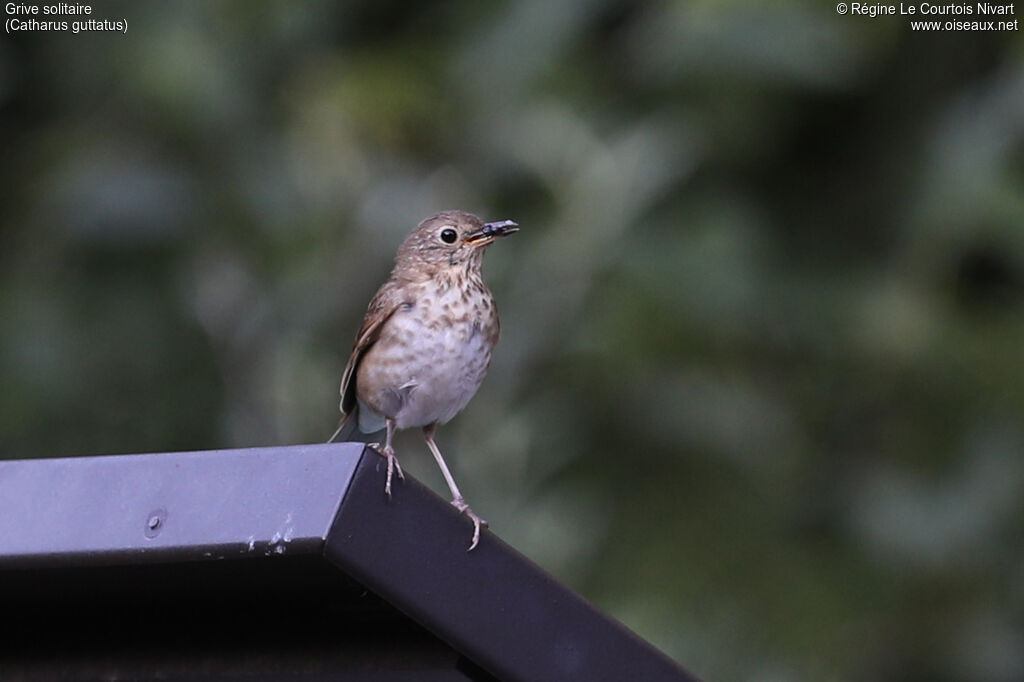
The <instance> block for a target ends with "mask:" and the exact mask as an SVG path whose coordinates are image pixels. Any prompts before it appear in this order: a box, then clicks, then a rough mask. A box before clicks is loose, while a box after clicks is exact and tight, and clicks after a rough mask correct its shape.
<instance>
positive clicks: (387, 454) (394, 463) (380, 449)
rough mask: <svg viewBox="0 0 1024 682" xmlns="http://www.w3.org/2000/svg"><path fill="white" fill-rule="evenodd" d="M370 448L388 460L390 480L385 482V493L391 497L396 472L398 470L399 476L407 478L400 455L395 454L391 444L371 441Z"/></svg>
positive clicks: (403, 478)
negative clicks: (400, 462) (392, 480)
mask: <svg viewBox="0 0 1024 682" xmlns="http://www.w3.org/2000/svg"><path fill="white" fill-rule="evenodd" d="M368 447H370V448H373V450H374V451H375V452H376V453H377V454H379V455H380V456H381V457H383V458H384V459H386V460H387V461H388V480H387V482H385V483H384V494H386V495H387V496H388V497H391V478H392V476H393V475H394V473H395V472H396V471H397V472H398V477H399V478H400V479H402V480H403V481H404V480H405V474H403V473H402V465H401V464H399V463H398V457H396V456H395V449H394V448H393V447H391V446H390V445H383V446H382V445H381V444H380V443H370V444H369V446H368Z"/></svg>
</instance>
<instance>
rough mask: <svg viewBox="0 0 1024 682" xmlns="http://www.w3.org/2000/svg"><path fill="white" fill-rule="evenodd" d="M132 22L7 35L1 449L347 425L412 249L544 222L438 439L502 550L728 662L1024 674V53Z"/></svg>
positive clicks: (154, 446)
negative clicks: (373, 309) (468, 219)
mask: <svg viewBox="0 0 1024 682" xmlns="http://www.w3.org/2000/svg"><path fill="white" fill-rule="evenodd" d="M93 7H94V14H95V16H97V17H99V18H104V17H106V18H120V17H126V18H127V19H128V27H129V28H128V32H127V34H126V35H118V34H112V33H111V34H80V35H72V34H52V33H51V34H39V33H36V34H17V35H10V36H7V37H5V39H4V42H3V43H2V44H0V116H2V121H3V126H2V130H3V155H2V157H0V180H2V183H3V202H2V209H0V229H2V232H0V320H2V325H3V326H2V329H3V333H2V335H0V443H2V445H0V452H2V455H3V456H4V457H44V456H68V455H79V454H91V453H119V452H146V451H166V450H173V449H207V448H218V447H230V446H258V445H274V444H288V443H300V442H317V441H321V440H323V439H325V438H326V437H327V436H328V435H329V434H330V433H331V431H332V430H333V427H334V426H335V424H336V419H337V386H338V381H339V379H340V376H341V372H342V369H343V367H344V363H345V361H346V358H347V355H348V351H349V348H350V346H351V342H352V339H353V335H354V333H355V330H356V328H357V326H358V324H359V321H360V320H361V316H362V312H363V308H364V306H365V305H366V302H367V301H368V300H369V297H370V296H371V295H372V293H373V291H374V290H375V289H376V287H377V285H378V284H379V283H380V282H381V281H382V280H383V278H384V277H385V276H386V274H387V272H388V270H389V268H390V262H391V258H392V256H393V254H394V250H395V248H396V247H397V245H398V243H399V242H400V241H401V239H402V238H403V236H404V235H405V233H406V232H407V231H408V230H410V229H411V228H412V227H413V226H414V225H415V224H416V223H417V222H418V221H419V220H420V219H422V218H423V217H426V216H427V215H430V214H432V213H433V212H435V211H438V210H441V209H446V208H463V209H466V210H470V211H473V212H476V213H479V214H481V215H483V216H485V217H487V218H490V219H499V218H514V219H515V220H517V221H518V222H519V223H520V224H521V225H522V226H523V230H522V232H521V233H520V234H519V235H517V236H516V237H515V238H514V239H510V240H508V241H506V242H503V243H501V244H500V245H499V246H496V247H495V248H494V249H492V251H491V253H490V254H488V258H487V262H486V266H485V269H486V274H487V278H488V280H489V282H490V283H491V286H492V289H493V290H494V291H495V294H496V296H497V298H498V302H499V305H500V307H501V310H502V320H503V330H504V336H503V339H502V343H501V344H500V345H499V347H498V350H497V353H496V356H495V359H494V363H493V366H492V371H491V376H490V377H489V378H488V380H487V381H486V382H485V384H484V387H483V389H482V390H481V392H480V394H479V395H478V396H477V398H476V399H475V400H474V402H473V403H471V405H470V407H469V408H468V409H467V410H466V412H465V413H463V414H462V415H461V416H460V417H458V418H457V419H456V420H455V421H454V422H453V423H452V424H450V425H449V426H447V427H445V428H444V429H442V430H441V432H440V441H441V444H442V447H443V448H445V449H446V451H447V452H448V453H450V454H451V460H450V461H452V463H453V467H454V470H455V473H456V476H457V478H458V480H459V482H460V485H461V487H462V489H463V490H464V491H466V492H467V495H468V497H469V499H470V500H471V502H472V503H473V506H474V508H475V509H477V510H479V511H480V513H481V514H483V515H484V516H486V517H487V518H488V519H489V520H490V521H491V523H492V527H493V528H494V529H495V530H496V531H497V532H498V533H499V534H501V535H502V536H503V537H505V538H507V539H508V540H509V541H511V542H512V543H513V544H515V545H516V546H518V547H520V548H521V549H522V550H523V551H524V552H525V553H526V554H527V555H530V556H531V557H534V558H535V559H536V560H537V561H539V562H540V563H541V564H542V565H544V566H545V567H547V568H548V569H549V570H551V571H552V572H554V573H555V574H556V575H557V576H558V577H560V578H561V579H562V580H564V581H565V582H566V583H568V584H569V585H570V586H572V587H574V588H575V589H577V590H579V591H581V592H583V593H584V594H585V595H587V596H588V597H590V598H591V599H592V600H594V601H595V602H596V603H597V604H599V605H600V606H602V607H603V608H605V609H606V610H608V611H610V612H611V613H612V614H614V615H615V616H617V617H618V618H620V619H621V620H623V621H624V622H625V623H627V624H628V625H629V626H630V627H632V628H633V629H635V630H636V631H637V632H639V633H640V634H641V635H643V636H645V637H647V638H649V639H651V640H652V641H653V642H655V643H656V644H657V645H658V646H660V647H662V648H663V649H665V650H666V651H667V652H668V653H670V654H671V655H672V656H674V657H675V658H677V659H678V660H679V661H680V662H682V663H683V664H684V665H685V666H686V667H688V668H690V669H691V670H693V671H694V672H696V673H698V674H700V675H701V676H703V677H705V678H706V679H709V680H756V681H759V682H760V681H768V680H772V681H776V680H779V681H787V680H862V679H872V680H914V679H919V680H974V679H977V680H1018V679H1021V678H1022V677H1024V542H1022V537H1024V458H1022V456H1021V455H1022V452H1024V419H1022V415H1024V350H1022V349H1024V191H1022V189H1024V183H1022V176H1024V154H1022V150H1024V144H1022V140H1024V58H1022V43H1021V40H1020V37H1019V36H1020V34H1019V33H1017V32H1012V33H953V32H942V33H931V34H926V33H914V32H911V31H910V30H909V29H908V28H907V26H906V22H905V21H903V20H902V19H900V18H898V17H895V18H894V17H879V18H875V19H870V18H868V17H856V16H839V15H837V14H836V13H835V9H834V6H833V4H831V3H816V2H800V1H795V0H790V1H787V2H782V3H766V2H746V1H735V2H713V1H710V0H706V1H703V2H686V3H684V2H669V1H662V0H650V1H647V2H626V1H623V0H569V1H567V2H544V1H542V0H521V1H519V2H511V1H510V2H502V3H496V4H490V3H472V2H468V1H466V0H459V1H458V2H448V3H425V4H416V5H410V4H407V3H399V2H394V1H391V2H370V1H368V0H363V1H360V2H344V3H336V2H326V1H319V2H304V3H285V2H244V3H243V2H219V3H205V2H176V3H162V2H141V3H128V2H119V3H115V2H109V3H108V2H96V3H93ZM398 446H399V452H400V453H401V454H402V461H403V464H404V465H405V466H406V467H407V468H408V469H409V470H411V471H412V472H413V473H415V474H416V475H418V476H419V477H421V478H423V479H425V480H426V481H428V482H430V483H431V484H432V485H434V487H435V488H436V489H438V490H443V487H444V486H443V485H442V483H441V479H440V476H439V474H438V473H437V472H436V470H435V469H434V466H433V464H432V462H431V460H430V458H429V457H428V456H427V451H426V449H425V448H424V447H423V445H422V443H421V442H420V440H419V439H418V438H417V437H416V436H415V434H406V436H405V437H403V438H401V439H400V440H399V442H398Z"/></svg>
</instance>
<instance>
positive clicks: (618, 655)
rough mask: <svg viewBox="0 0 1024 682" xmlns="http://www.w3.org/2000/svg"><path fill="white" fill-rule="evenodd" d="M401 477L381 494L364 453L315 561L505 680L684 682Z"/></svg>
mask: <svg viewBox="0 0 1024 682" xmlns="http://www.w3.org/2000/svg"><path fill="white" fill-rule="evenodd" d="M471 533H472V525H471V524H470V522H469V521H468V520H467V519H465V518H464V517H462V516H460V515H459V514H458V513H457V512H456V511H455V510H454V509H453V508H452V506H451V505H450V504H448V503H447V502H446V501H445V500H443V499H441V498H440V497H438V496H437V495H435V494H434V493H432V492H431V491H430V490H428V489H427V488H425V487H424V486H423V485H421V484H420V483H417V482H416V481H414V480H413V479H412V478H411V477H409V476H407V477H406V479H405V480H404V481H399V482H397V483H396V484H395V485H394V488H393V497H392V498H391V499H390V500H389V499H388V498H387V497H386V496H385V495H384V474H383V460H382V459H381V458H379V457H375V456H373V455H372V453H367V454H366V455H365V456H364V458H363V461H362V462H361V463H360V465H359V467H358V469H357V471H356V474H355V477H354V479H353V481H352V484H351V486H350V487H349V492H348V494H347V495H346V496H345V500H344V501H343V503H342V505H341V508H340V509H339V511H338V517H337V520H336V522H335V524H334V526H333V528H332V529H331V531H330V533H329V535H328V536H327V544H326V549H325V553H326V556H327V558H328V560H330V561H332V562H334V563H335V564H337V565H338V566H339V567H340V568H341V569H342V570H344V571H345V572H347V573H348V574H350V575H351V576H352V577H354V578H355V579H356V580H358V581H360V582H361V583H363V584H364V585H366V586H367V587H369V588H370V589H372V590H373V591H375V592H376V593H377V594H379V595H380V596H382V597H383V598H384V599H386V600H387V601H389V602H390V603H391V604H392V605H394V606H395V607H397V608H399V609H401V610H402V611H404V612H405V613H406V614H408V615H409V616H410V617H411V618H413V619H414V620H416V621H417V622H419V623H420V624H421V625H423V626H424V627H426V628H427V629H428V630H430V631H432V632H433V633H434V634H436V635H437V636H438V637H440V638H441V639H443V640H445V641H447V642H448V643H449V644H450V645H451V646H452V647H454V648H455V649H457V650H459V651H461V652H462V653H463V654H464V655H465V656H466V657H468V658H469V659H471V660H472V661H474V662H475V663H476V664H477V665H479V666H480V667H482V668H483V669H485V670H486V671H488V672H489V673H490V674H492V675H494V676H495V677H497V678H499V679H502V680H506V681H515V680H581V681H583V680H585V681H587V682H595V681H600V680H609V681H612V680H614V681H616V682H619V681H621V680H644V681H645V682H659V681H669V680H671V681H674V682H680V681H687V680H694V679H695V678H694V677H692V676H690V675H689V674H687V673H686V672H685V671H683V670H682V669H681V668H680V667H679V666H678V665H676V664H675V663H674V662H673V661H672V660H671V659H669V658H668V657H666V656H665V655H664V654H662V653H661V652H659V651H657V650H656V649H654V648H653V647H652V646H651V645H649V644H648V643H647V642H645V641H643V640H642V639H640V638H639V637H637V636H636V635H635V634H633V633H632V632H630V631H629V630H627V629H626V628H625V627H624V626H622V625H621V624H619V623H618V622H616V621H614V620H612V619H611V618H609V617H608V616H606V615H604V614H602V613H601V612H600V611H598V610H597V609H595V608H594V607H593V606H591V605H590V604H589V603H588V602H586V601H585V600H584V599H582V598H581V597H579V596H578V595H576V594H574V593H572V592H571V591H569V590H568V589H566V588H565V587H563V586H562V585H560V584H559V583H558V582H556V581H555V580H554V579H553V578H552V577H551V576H549V575H548V574H546V573H545V572H544V571H542V570H541V569H540V568H538V567H537V566H535V565H534V564H532V563H531V562H530V561H528V560H527V559H526V558H525V557H523V556H522V555H520V554H519V553H518V552H516V551H515V550H514V549H512V548H511V547H509V546H508V545H506V544H505V543H503V542H501V541H500V540H499V539H498V538H497V537H496V536H495V535H493V534H492V533H490V532H487V531H485V532H484V534H483V537H482V538H481V540H480V544H479V546H478V547H477V548H476V549H475V550H473V551H472V552H466V548H467V546H468V544H469V539H470V536H471Z"/></svg>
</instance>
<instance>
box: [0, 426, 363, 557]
mask: <svg viewBox="0 0 1024 682" xmlns="http://www.w3.org/2000/svg"><path fill="white" fill-rule="evenodd" d="M363 448H364V446H363V445H362V444H359V443H339V444H331V445H297V446H291V447H281V448H253V449H248V450H244V449H243V450H212V451H207V452H177V453H166V454H158V455H117V456H107V457H79V458H64V459H36V460H11V461H4V462H0V567H5V566H18V565H54V564H56V563H63V562H74V563H76V564H92V563H122V562H138V561H141V560H189V559H200V560H202V559H220V558H225V557H230V556H258V555H271V556H273V555H280V554H284V553H286V552H289V553H293V552H319V551H321V548H322V545H323V539H324V537H325V536H326V534H327V531H328V529H329V528H330V525H331V521H332V520H333V518H334V515H335V512H336V510H337V508H338V504H339V503H340V501H341V498H342V497H343V496H344V494H345V490H346V489H347V487H348V484H349V481H350V480H351V478H352V474H353V472H354V470H355V467H356V465H357V463H358V461H359V457H360V453H361V452H362V450H363Z"/></svg>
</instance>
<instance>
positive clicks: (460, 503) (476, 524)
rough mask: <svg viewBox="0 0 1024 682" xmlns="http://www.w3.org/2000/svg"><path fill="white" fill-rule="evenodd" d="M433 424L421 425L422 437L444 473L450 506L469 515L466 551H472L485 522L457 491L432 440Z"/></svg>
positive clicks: (485, 524) (450, 474)
mask: <svg viewBox="0 0 1024 682" xmlns="http://www.w3.org/2000/svg"><path fill="white" fill-rule="evenodd" d="M436 428H437V427H436V425H435V424H430V425H428V426H424V427H423V437H424V438H425V439H426V440H427V447H428V448H430V452H431V453H432V454H433V455H434V459H436V460H437V465H438V466H439V467H441V473H442V474H444V480H445V482H446V483H447V484H448V489H449V490H451V491H452V506H453V507H455V508H456V509H458V510H459V513H461V514H464V515H465V516H467V517H469V519H470V520H471V521H472V522H473V542H472V543H471V544H470V545H469V549H467V550H466V551H467V552H471V551H473V548H474V547H476V546H477V543H479V542H480V527H481V526H483V527H484V528H486V527H487V522H486V521H484V520H483V519H481V518H480V517H479V516H477V515H476V514H475V513H473V510H472V509H470V508H469V505H468V504H466V500H465V499H464V498H463V497H462V493H461V492H459V486H457V485H455V479H454V478H452V472H450V471H448V465H447V464H445V463H444V457H442V456H441V451H440V450H439V449H438V447H437V443H435V442H434V430H435V429H436Z"/></svg>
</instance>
